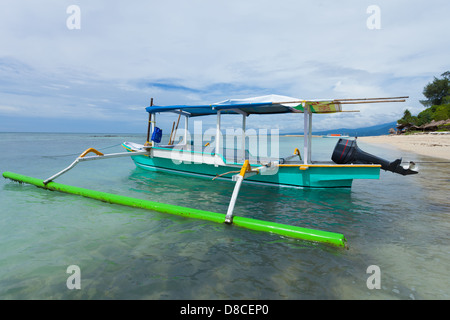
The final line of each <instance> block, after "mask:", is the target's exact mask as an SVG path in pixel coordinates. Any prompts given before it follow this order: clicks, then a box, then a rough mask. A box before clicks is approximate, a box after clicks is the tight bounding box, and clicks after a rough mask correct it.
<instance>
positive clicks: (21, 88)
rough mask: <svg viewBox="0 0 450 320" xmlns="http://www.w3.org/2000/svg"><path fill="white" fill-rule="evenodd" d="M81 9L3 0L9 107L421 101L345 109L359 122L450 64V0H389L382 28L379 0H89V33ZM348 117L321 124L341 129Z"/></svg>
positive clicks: (388, 109) (0, 38)
mask: <svg viewBox="0 0 450 320" xmlns="http://www.w3.org/2000/svg"><path fill="white" fill-rule="evenodd" d="M72 4H74V3H73V1H58V2H57V3H55V2H54V1H49V0H41V1H39V2H37V1H23V0H22V1H17V0H16V1H12V0H5V1H2V3H1V4H0V43H1V46H0V76H1V79H2V80H1V81H0V99H1V100H0V103H1V104H2V105H5V106H6V105H8V106H10V107H11V108H19V109H20V108H26V107H29V106H30V105H32V106H33V108H34V109H35V110H34V111H33V113H34V114H36V116H40V117H64V116H68V115H70V116H73V117H79V118H83V117H89V118H93V117H95V118H98V119H99V121H101V120H103V121H106V120H105V119H117V118H119V117H120V118H126V119H134V120H136V121H137V119H139V118H143V117H145V114H138V113H139V110H138V109H139V108H138V106H139V105H142V110H143V108H144V107H145V106H147V105H148V102H149V99H150V97H154V98H155V101H156V103H158V104H191V103H211V102H216V101H220V100H224V99H228V98H239V97H250V96H257V95H263V94H272V93H273V94H282V95H288V96H294V97H299V98H302V99H314V98H361V97H376V96H398V95H402V96H403V95H408V96H410V97H411V99H410V100H409V101H408V103H407V104H396V105H393V104H386V105H377V107H374V106H373V105H371V106H370V107H367V106H363V107H362V108H363V110H362V111H364V112H361V113H360V114H358V115H357V116H356V115H345V118H344V121H345V119H351V121H352V124H353V125H354V126H355V127H357V126H364V125H366V124H379V123H383V122H389V121H395V120H396V119H398V118H399V117H401V114H402V113H403V110H404V109H405V108H406V107H409V108H410V110H411V111H413V110H420V109H421V105H420V104H419V102H418V100H419V99H422V96H421V91H422V89H423V87H424V85H426V83H428V82H429V81H431V80H432V77H433V76H438V75H440V74H441V73H442V72H444V71H446V70H448V69H450V67H449V65H448V52H449V47H450V40H449V38H448V36H447V32H448V29H449V27H450V22H449V20H448V19H447V14H448V12H449V9H450V3H449V2H448V1H446V0H441V1H439V0H432V1H428V2H423V1H419V0H416V1H406V0H399V1H395V2H392V1H386V0H380V1H377V3H376V4H377V5H378V6H379V7H380V10H381V29H380V30H369V29H368V28H367V26H366V20H367V18H368V16H369V15H368V14H367V13H366V9H367V7H368V6H369V5H372V4H374V3H373V1H368V0H367V1H356V0H354V1H351V0H346V1H339V2H337V1H331V0H330V1H310V2H304V1H295V0H290V1H288V0H280V1H273V0H271V1H261V0H258V1H256V0H247V1H241V0H239V1H238V0H227V1H224V0H219V1H207V0H191V1H181V0H179V1H176V0H172V1H144V0H140V1H139V0H135V1H132V2H130V1H128V2H127V1H106V0H97V1H87V0H79V1H76V4H77V5H78V6H79V7H80V9H81V29H80V30H69V29H68V28H67V27H66V19H67V17H68V14H67V13H66V8H67V7H68V6H69V5H72ZM36 102H37V103H36ZM130 108H131V109H130ZM5 112H7V110H2V109H0V115H1V114H2V113H5ZM142 112H143V111H142ZM343 116H344V115H342V116H336V117H331V118H327V119H326V120H321V119H318V121H317V122H315V123H314V125H315V126H317V127H318V128H320V127H329V126H330V125H337V126H340V123H339V121H341V122H342V120H343V119H342V117H343ZM347 117H349V118H347ZM350 117H351V118H350ZM317 118H318V117H317ZM134 120H133V121H134ZM285 127H286V128H288V127H289V125H285Z"/></svg>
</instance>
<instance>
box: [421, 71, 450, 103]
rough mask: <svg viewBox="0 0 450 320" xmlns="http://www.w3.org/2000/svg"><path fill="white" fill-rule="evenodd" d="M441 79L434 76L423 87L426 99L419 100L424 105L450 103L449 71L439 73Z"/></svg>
mask: <svg viewBox="0 0 450 320" xmlns="http://www.w3.org/2000/svg"><path fill="white" fill-rule="evenodd" d="M441 77H442V79H438V78H436V77H434V80H433V82H431V83H428V84H427V85H426V86H425V88H424V89H423V92H422V93H423V95H424V96H425V98H427V100H421V101H420V103H422V104H423V105H424V106H425V107H429V106H435V105H441V104H445V103H450V71H446V72H444V73H443V74H441Z"/></svg>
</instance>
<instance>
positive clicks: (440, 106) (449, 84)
mask: <svg viewBox="0 0 450 320" xmlns="http://www.w3.org/2000/svg"><path fill="white" fill-rule="evenodd" d="M441 77H442V78H441V79H438V78H436V77H434V80H433V82H430V83H428V84H427V85H426V86H425V88H424V89H423V92H422V93H423V95H424V96H425V98H427V99H426V100H420V103H421V104H423V105H424V106H425V107H427V108H426V109H425V110H423V111H422V112H420V113H419V114H418V115H417V116H413V115H412V114H411V112H410V111H409V110H408V109H406V110H405V112H404V114H403V117H402V118H401V119H399V120H398V121H397V122H398V123H399V124H412V125H416V126H421V125H424V124H427V123H430V122H431V121H433V120H434V121H439V120H447V119H450V71H446V72H444V73H443V74H441Z"/></svg>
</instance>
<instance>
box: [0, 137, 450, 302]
mask: <svg viewBox="0 0 450 320" xmlns="http://www.w3.org/2000/svg"><path fill="white" fill-rule="evenodd" d="M124 141H132V142H138V143H143V142H145V135H140V134H98V133H93V134H89V133H82V134H80V133H0V148H1V150H2V155H1V156H0V170H1V172H4V171H10V172H15V173H20V174H24V175H28V176H31V177H35V178H39V179H46V178H48V177H49V176H51V175H53V174H55V173H56V172H59V171H60V170H62V169H64V168H65V167H67V166H68V165H70V164H71V163H72V161H73V160H75V158H76V157H77V156H78V155H79V154H80V153H81V152H83V151H84V150H86V149H87V148H90V147H93V148H96V149H97V150H99V151H101V152H103V153H116V152H123V151H125V150H124V149H123V148H122V147H121V143H122V142H124ZM335 144H336V140H335V139H326V138H321V137H314V138H313V149H312V156H313V160H327V161H330V160H331V154H332V151H333V148H334V146H335ZM279 145H280V155H281V156H287V155H291V154H292V153H293V150H294V149H295V148H299V149H300V150H301V151H302V150H303V149H302V147H303V137H292V136H286V137H284V136H280V137H279ZM358 146H359V147H360V148H361V149H362V150H364V151H366V152H369V153H372V154H374V155H376V156H378V157H381V158H385V159H387V160H390V161H392V160H395V159H397V158H400V157H401V158H402V159H403V160H404V161H409V160H413V161H415V162H416V164H417V165H418V168H419V174H417V175H410V176H401V175H398V174H394V173H391V172H385V171H382V172H381V176H380V179H379V180H355V181H354V182H353V186H352V188H351V189H290V188H279V187H271V186H255V185H251V184H249V185H247V184H244V185H243V186H242V187H241V190H240V194H239V197H238V200H237V203H236V207H235V214H236V215H239V216H244V217H251V218H255V219H260V220H266V221H274V222H277V223H283V224H289V225H296V226H301V227H305V228H311V229H317V230H325V231H331V232H336V233H341V234H344V235H345V237H346V239H347V241H348V248H347V249H344V248H337V247H332V246H329V245H326V244H322V243H316V242H308V241H304V240H298V239H291V238H286V237H283V236H280V235H275V234H271V233H266V232H260V231H252V230H248V229H243V228H239V227H234V226H228V225H222V224H217V223H214V222H209V221H203V220H197V219H190V218H186V217H180V216H176V215H170V214H165V213H159V212H155V211H149V210H144V209H139V208H131V207H126V206H121V205H115V204H109V203H105V202H101V201H98V200H93V199H89V198H83V197H81V196H76V195H70V194H64V193H60V192H54V191H48V190H45V189H40V188H37V187H35V186H31V185H27V184H20V183H17V182H12V181H10V180H7V179H4V178H1V179H0V208H1V209H0V299H1V300H36V299H39V300H41V299H44V300H47V299H57V300H88V299H92V300H129V299H137V300H144V299H145V300H236V301H237V300H386V299H387V300H436V299H437V300H447V299H449V298H450V277H449V274H448V268H449V266H450V246H449V244H450V243H449V235H450V232H449V231H450V197H449V195H450V163H449V162H448V161H446V160H445V159H438V158H431V157H427V156H422V155H418V154H413V153H408V152H405V151H400V150H398V149H395V148H393V147H389V146H380V145H370V144H365V143H363V142H362V141H358ZM56 182H59V183H62V184H67V185H72V186H77V187H82V188H88V189H93V190H99V191H104V192H108V193H113V194H120V195H126V196H130V197H135V198H142V199H148V200H152V201H157V202H162V203H168V204H174V205H180V206H184V207H189V208H197V209H203V210H208V211H213V212H219V213H226V211H227V207H228V203H229V201H230V197H231V194H232V191H233V188H234V184H233V183H232V182H228V181H221V180H214V181H213V180H212V179H205V178H198V177H189V176H183V175H174V174H169V173H164V172H149V171H144V170H142V169H139V168H136V166H135V165H134V163H133V161H132V160H131V159H130V158H116V159H105V160H100V161H91V162H83V163H80V164H78V165H77V166H76V167H75V168H74V169H72V170H71V171H69V172H67V173H65V174H64V175H62V176H61V177H59V178H58V179H57V180H56ZM77 285H78V287H77Z"/></svg>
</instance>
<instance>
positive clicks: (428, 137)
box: [358, 134, 450, 160]
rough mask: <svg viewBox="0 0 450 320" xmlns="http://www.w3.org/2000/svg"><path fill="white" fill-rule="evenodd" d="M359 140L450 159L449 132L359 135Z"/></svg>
mask: <svg viewBox="0 0 450 320" xmlns="http://www.w3.org/2000/svg"><path fill="white" fill-rule="evenodd" d="M358 140H360V141H363V142H366V143H373V144H387V145H391V146H394V147H396V148H398V149H401V150H404V151H409V152H413V153H417V154H420V155H424V156H429V157H434V158H440V159H446V160H450V135H449V134H444V135H434V134H411V135H384V136H370V137H358Z"/></svg>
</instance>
